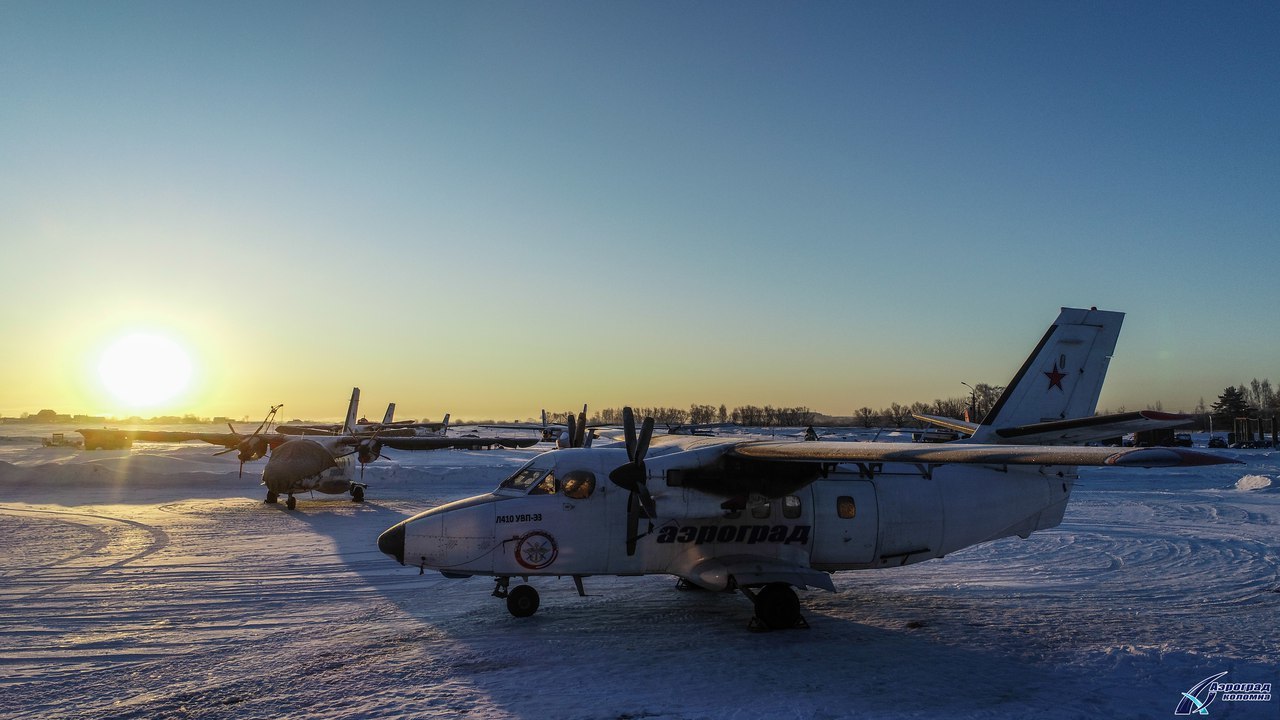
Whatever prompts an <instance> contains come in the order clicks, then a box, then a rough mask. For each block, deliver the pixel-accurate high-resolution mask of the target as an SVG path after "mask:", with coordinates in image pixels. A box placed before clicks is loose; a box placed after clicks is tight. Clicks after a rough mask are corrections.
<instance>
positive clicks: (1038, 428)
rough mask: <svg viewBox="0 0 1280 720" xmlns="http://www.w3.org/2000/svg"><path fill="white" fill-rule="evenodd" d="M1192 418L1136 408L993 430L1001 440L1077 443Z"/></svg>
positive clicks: (1179, 423) (1181, 423)
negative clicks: (1123, 411) (1128, 410)
mask: <svg viewBox="0 0 1280 720" xmlns="http://www.w3.org/2000/svg"><path fill="white" fill-rule="evenodd" d="M1193 422H1195V416H1194V415H1180V414H1177V413H1166V412H1157V411H1155V410H1139V411H1137V412H1127V413H1112V414H1110V415H1095V416H1093V417H1087V418H1077V419H1074V420H1055V421H1052V422H1042V423H1032V424H1030V425H1019V426H1017V427H1009V428H1000V429H999V430H996V431H995V436H996V439H997V442H1000V443H1018V444H1021V445H1076V444H1084V443H1087V442H1096V441H1099V440H1107V439H1110V438H1115V437H1119V436H1121V435H1125V434H1127V433H1131V432H1142V431H1144V430H1159V429H1161V428H1175V427H1183V426H1185V425H1190V424H1191V423H1193Z"/></svg>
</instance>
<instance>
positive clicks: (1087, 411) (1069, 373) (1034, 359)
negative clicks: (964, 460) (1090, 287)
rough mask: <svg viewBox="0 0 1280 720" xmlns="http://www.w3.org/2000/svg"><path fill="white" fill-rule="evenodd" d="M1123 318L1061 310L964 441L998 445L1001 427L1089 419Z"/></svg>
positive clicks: (1095, 311) (1114, 314)
mask: <svg viewBox="0 0 1280 720" xmlns="http://www.w3.org/2000/svg"><path fill="white" fill-rule="evenodd" d="M1123 321H1124V313H1120V312H1109V311H1105V310H1098V309H1096V308H1090V309H1088V310H1083V309H1080V308H1062V312H1061V313H1060V314H1059V315H1058V319H1057V320H1056V321H1055V322H1054V323H1053V325H1051V326H1049V330H1048V332H1046V333H1045V334H1044V337H1043V338H1041V340H1040V344H1039V345H1037V346H1036V349H1035V350H1033V351H1032V353H1031V356H1030V357H1028V358H1027V360H1026V362H1024V363H1023V364H1022V368H1021V369H1020V370H1018V374H1017V375H1015V376H1014V378H1013V381H1012V382H1010V383H1009V385H1008V386H1007V387H1006V388H1005V390H1004V393H1003V394H1001V395H1000V398H999V399H998V400H996V404H995V405H994V406H993V407H992V408H991V411H990V412H988V413H987V416H986V417H985V418H983V420H982V422H981V423H980V425H979V427H978V428H977V429H976V431H975V432H974V434H973V437H972V438H971V439H970V441H969V442H975V443H984V442H998V440H997V439H996V432H997V431H998V430H1000V429H1002V428H1010V427H1015V426H1023V425H1032V424H1035V423H1042V422H1051V421H1056V420H1069V419H1073V418H1086V417H1090V416H1092V415H1093V414H1094V412H1096V411H1097V408H1098V396H1099V395H1100V394H1101V393H1102V381H1103V380H1104V379H1105V378H1106V376H1107V366H1108V365H1109V363H1110V361H1111V355H1112V354H1113V353H1114V352H1115V348H1116V340H1117V338H1118V337H1119V336H1120V324H1121V323H1122V322H1123Z"/></svg>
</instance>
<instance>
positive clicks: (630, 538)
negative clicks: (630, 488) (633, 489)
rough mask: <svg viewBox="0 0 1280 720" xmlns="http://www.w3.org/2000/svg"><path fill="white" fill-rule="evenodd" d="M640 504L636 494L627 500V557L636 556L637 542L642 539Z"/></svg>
mask: <svg viewBox="0 0 1280 720" xmlns="http://www.w3.org/2000/svg"><path fill="white" fill-rule="evenodd" d="M639 536H640V503H639V500H638V498H637V497H636V495H635V493H632V494H631V497H629V498H627V557H630V556H632V555H635V554H636V540H639V539H640V537H639Z"/></svg>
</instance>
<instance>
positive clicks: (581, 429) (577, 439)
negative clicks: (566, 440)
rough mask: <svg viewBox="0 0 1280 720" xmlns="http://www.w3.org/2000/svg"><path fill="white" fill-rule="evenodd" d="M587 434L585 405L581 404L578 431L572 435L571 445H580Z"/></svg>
mask: <svg viewBox="0 0 1280 720" xmlns="http://www.w3.org/2000/svg"><path fill="white" fill-rule="evenodd" d="M586 435H587V406H586V405H583V406H582V412H581V413H579V414H578V432H577V433H575V434H574V436H573V446H574V447H579V448H580V447H582V444H583V442H585V440H586Z"/></svg>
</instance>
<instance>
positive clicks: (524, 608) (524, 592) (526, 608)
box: [493, 577, 541, 617]
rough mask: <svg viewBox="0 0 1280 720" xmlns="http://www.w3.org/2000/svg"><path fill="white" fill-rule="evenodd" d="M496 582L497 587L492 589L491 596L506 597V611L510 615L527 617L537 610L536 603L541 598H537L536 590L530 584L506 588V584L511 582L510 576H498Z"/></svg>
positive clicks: (537, 603) (538, 602) (539, 601)
mask: <svg viewBox="0 0 1280 720" xmlns="http://www.w3.org/2000/svg"><path fill="white" fill-rule="evenodd" d="M497 582H498V585H497V587H495V588H494V589H493V596H494V597H496V598H506V600H507V611H508V612H510V613H511V614H512V615H514V616H516V617H529V616H530V615H532V614H534V613H536V612H538V605H539V604H540V603H541V600H540V599H539V598H538V591H537V590H535V589H534V588H533V586H532V585H517V586H515V587H514V588H511V589H510V590H508V589H507V586H508V585H509V584H510V583H511V578H509V577H500V578H498V579H497Z"/></svg>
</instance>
